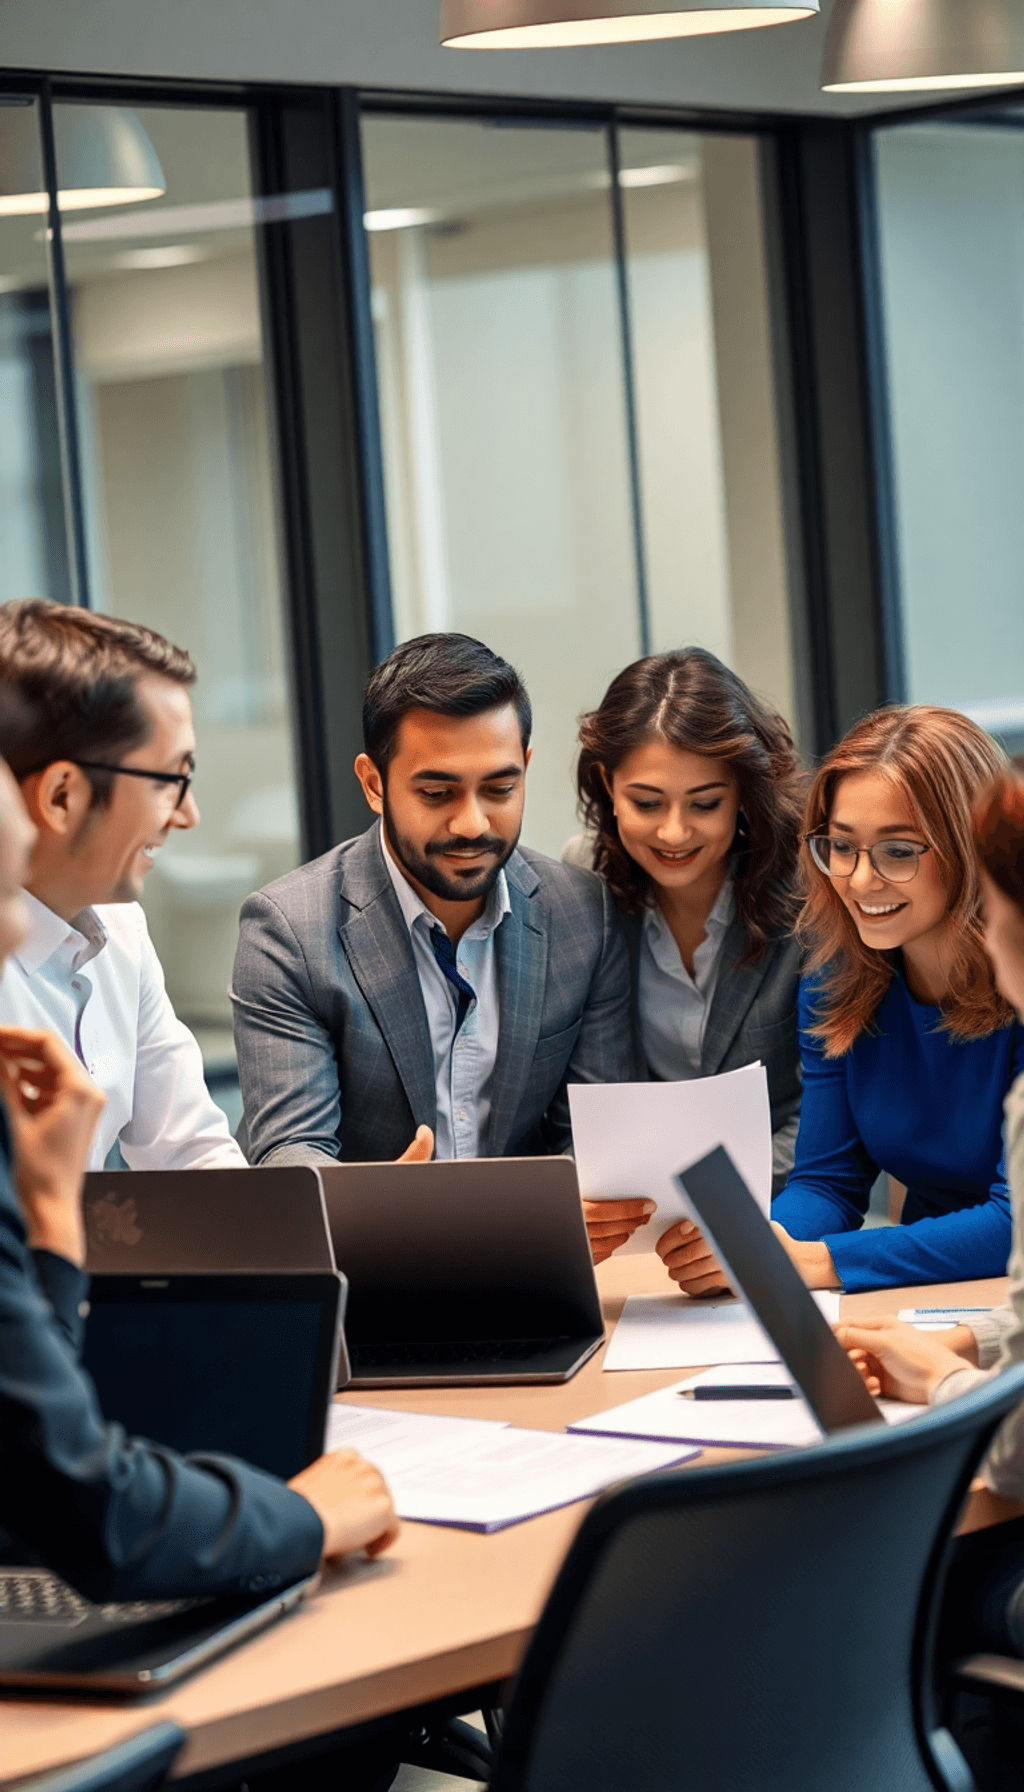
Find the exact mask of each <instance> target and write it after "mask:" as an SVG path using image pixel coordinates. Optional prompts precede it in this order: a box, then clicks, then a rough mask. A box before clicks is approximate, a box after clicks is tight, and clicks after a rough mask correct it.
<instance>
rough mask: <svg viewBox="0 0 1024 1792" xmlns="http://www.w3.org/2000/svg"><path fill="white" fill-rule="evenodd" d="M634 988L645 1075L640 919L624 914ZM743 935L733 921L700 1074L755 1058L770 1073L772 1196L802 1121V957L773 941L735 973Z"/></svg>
mask: <svg viewBox="0 0 1024 1792" xmlns="http://www.w3.org/2000/svg"><path fill="white" fill-rule="evenodd" d="M621 919H622V928H623V932H624V934H625V936H626V947H627V950H628V953H629V969H630V985H631V989H632V998H633V999H632V1005H631V1014H632V1034H633V1052H634V1057H635V1062H636V1069H635V1071H634V1075H636V1076H637V1077H638V1078H640V1079H644V1078H646V1077H647V1076H649V1075H650V1072H649V1070H648V1067H647V1060H646V1058H645V1056H644V1050H643V1045H642V1043H641V1039H640V1014H639V1004H638V1001H637V991H638V989H639V984H640V942H641V940H642V938H643V917H642V915H623V916H622V917H621ZM745 945H746V936H745V934H744V931H743V923H742V921H741V920H740V918H739V916H738V915H737V916H736V917H735V918H734V920H733V922H732V925H731V927H730V928H729V931H728V933H727V934H726V936H725V939H724V940H723V942H722V962H721V965H720V967H719V972H718V982H717V984H716V985H715V993H714V997H713V999H712V1002H711V1013H710V1014H709V1015H708V1023H707V1027H706V1028H705V1031H704V1045H703V1048H702V1050H701V1062H700V1070H701V1075H702V1076H717V1075H718V1073H719V1072H720V1071H723V1070H740V1069H741V1068H742V1067H743V1065H744V1064H756V1063H757V1061H758V1059H760V1061H761V1063H762V1064H763V1065H764V1067H765V1069H766V1070H767V1072H768V1098H769V1101H770V1102H771V1110H772V1144H773V1162H772V1172H773V1184H774V1186H773V1193H774V1194H778V1192H779V1190H780V1189H781V1188H783V1187H785V1184H786V1181H787V1179H788V1177H789V1175H790V1173H791V1171H792V1168H793V1155H794V1151H795V1148H796V1135H797V1129H798V1127H799V1122H800V1037H799V1033H798V1031H797V1016H796V998H797V990H798V988H799V985H800V953H799V948H798V947H797V944H796V941H795V940H794V939H793V938H792V936H791V935H788V934H787V935H783V936H782V937H781V938H780V939H776V940H773V941H771V943H770V944H769V945H768V946H767V947H766V948H765V952H764V956H763V958H761V959H760V961H759V962H758V963H757V964H752V965H743V966H741V965H740V963H739V960H740V959H741V958H742V956H743V951H744V947H745Z"/></svg>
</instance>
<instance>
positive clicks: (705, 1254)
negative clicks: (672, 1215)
mask: <svg viewBox="0 0 1024 1792" xmlns="http://www.w3.org/2000/svg"><path fill="white" fill-rule="evenodd" d="M655 1250H656V1251H657V1253H658V1256H659V1257H660V1258H661V1260H662V1262H663V1263H664V1265H665V1268H666V1269H667V1270H668V1273H669V1275H670V1276H671V1277H672V1280H673V1282H678V1284H679V1286H680V1288H681V1289H682V1291H683V1293H684V1294H693V1295H708V1294H731V1293H732V1289H731V1288H730V1286H729V1282H728V1280H727V1278H726V1275H725V1272H724V1270H723V1269H722V1265H721V1264H720V1263H719V1261H718V1258H717V1257H716V1256H715V1254H714V1252H713V1250H712V1249H711V1246H710V1245H709V1244H707V1243H706V1241H705V1239H704V1237H703V1234H702V1233H701V1231H700V1230H699V1228H698V1227H697V1226H695V1225H694V1223H693V1221H692V1220H680V1221H679V1223H678V1224H677V1225H675V1226H670V1227H669V1230H668V1231H667V1232H663V1233H662V1235H661V1237H660V1238H659V1240H658V1242H657V1244H656V1246H655Z"/></svg>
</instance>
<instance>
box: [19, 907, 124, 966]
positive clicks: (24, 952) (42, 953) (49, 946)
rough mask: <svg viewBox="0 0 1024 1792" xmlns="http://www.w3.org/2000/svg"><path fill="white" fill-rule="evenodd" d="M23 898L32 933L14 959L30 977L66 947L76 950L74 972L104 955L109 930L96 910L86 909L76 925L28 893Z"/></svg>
mask: <svg viewBox="0 0 1024 1792" xmlns="http://www.w3.org/2000/svg"><path fill="white" fill-rule="evenodd" d="M22 896H23V900H24V903H25V907H26V909H27V910H28V916H29V930H28V934H27V935H26V938H25V940H24V941H23V943H22V944H21V945H20V946H19V947H18V950H17V952H16V953H15V954H14V956H15V958H16V959H17V960H18V963H19V964H20V965H21V968H22V970H23V971H24V972H25V974H26V976H28V977H31V976H34V974H35V972H36V971H38V970H40V969H41V968H42V966H43V965H44V964H48V963H49V961H50V959H51V958H53V957H54V956H55V955H56V953H57V952H59V951H60V949H61V947H62V946H69V947H70V948H71V949H72V952H73V959H72V969H73V970H76V971H77V970H78V969H79V967H80V966H81V965H83V964H86V963H88V961H89V959H90V958H95V957H96V955H97V953H99V952H102V950H103V948H104V946H105V945H106V943H107V930H106V928H105V927H104V925H103V923H102V921H101V920H100V918H99V916H98V915H97V913H96V910H95V909H93V908H84V909H83V910H82V912H81V914H78V915H76V916H75V919H74V922H71V921H65V920H64V919H63V918H62V917H61V916H60V915H55V914H54V912H53V910H52V908H47V906H46V904H45V903H44V902H40V900H39V898H38V896H33V895H31V893H30V892H29V891H28V890H25V891H23V892H22Z"/></svg>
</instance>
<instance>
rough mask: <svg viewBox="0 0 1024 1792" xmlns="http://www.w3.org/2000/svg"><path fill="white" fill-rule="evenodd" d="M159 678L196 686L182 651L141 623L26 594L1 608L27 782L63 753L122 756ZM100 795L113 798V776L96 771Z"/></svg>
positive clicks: (2, 675) (20, 772) (14, 752)
mask: <svg viewBox="0 0 1024 1792" xmlns="http://www.w3.org/2000/svg"><path fill="white" fill-rule="evenodd" d="M147 675H150V676H151V675H156V676H157V677H160V678H169V679H171V680H172V682H173V683H175V684H180V685H184V686H186V687H187V686H189V685H192V684H194V683H195V677H196V669H195V666H194V665H193V663H192V660H191V658H190V657H189V655H188V654H187V653H185V651H184V650H183V649H182V648H180V647H174V646H172V645H171V643H170V641H165V640H164V638H163V636H162V635H158V634H156V633H155V631H154V630H153V629H149V628H144V627H143V626H142V624H141V623H138V622H121V621H119V620H118V619H117V618H116V617H113V616H100V615H97V614H95V613H94V612H93V611H91V610H79V609H75V608H73V607H72V606H71V605H69V604H51V603H47V602H46V601H45V600H44V599H43V598H26V599H23V600H21V601H19V602H17V603H9V604H0V680H2V681H3V682H4V683H5V684H6V685H9V686H10V687H11V688H12V689H13V691H14V692H15V693H16V695H17V697H18V698H19V699H20V703H21V709H20V712H19V724H18V726H17V727H16V728H15V729H13V730H12V731H11V738H10V744H9V748H8V751H7V754H6V757H7V758H8V760H9V763H10V767H11V770H12V772H13V773H14V775H15V777H16V778H17V779H18V781H19V783H21V782H23V781H24V780H25V778H27V777H29V776H30V774H31V773H32V772H34V771H40V770H41V769H43V768H44V767H45V766H47V765H53V764H54V762H55V761H56V760H58V759H70V760H72V761H78V760H81V759H110V760H114V761H115V762H116V761H118V760H120V759H123V758H124V756H125V754H126V753H130V752H132V750H133V749H134V748H135V747H138V746H141V745H142V742H143V741H144V740H145V738H146V734H147V731H148V722H147V720H146V715H145V711H144V710H143V708H142V705H141V703H140V702H139V698H138V692H137V690H136V686H137V684H138V682H139V680H140V678H144V677H146V676H147ZM87 776H88V778H89V781H90V783H91V784H92V789H93V801H94V803H97V804H103V803H105V802H108V801H109V800H110V793H111V790H112V788H113V778H112V776H111V774H110V773H109V772H97V771H90V772H88V773H87Z"/></svg>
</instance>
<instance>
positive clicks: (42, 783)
mask: <svg viewBox="0 0 1024 1792" xmlns="http://www.w3.org/2000/svg"><path fill="white" fill-rule="evenodd" d="M195 676H196V674H195V667H194V666H193V664H192V661H191V659H190V658H189V656H188V654H186V653H184V652H182V650H181V649H180V648H177V647H173V646H172V645H171V644H170V642H168V641H165V640H164V639H163V638H162V637H161V636H160V635H157V634H155V633H154V632H153V631H152V630H150V629H147V628H142V627H140V626H139V625H137V624H134V623H129V622H120V621H115V620H114V619H113V618H112V617H109V616H97V615H93V614H90V613H89V612H88V611H86V610H77V609H71V608H67V607H65V606H63V605H59V604H49V603H44V602H41V601H38V600H31V601H28V602H23V603H12V604H4V605H2V606H0V677H2V678H3V679H4V680H5V682H6V683H7V684H8V685H9V686H10V688H11V690H12V691H13V693H14V696H15V699H16V700H17V702H18V705H19V714H20V725H19V726H18V727H17V728H16V730H15V735H14V744H13V745H12V746H11V748H10V753H11V761H12V765H11V769H12V770H13V772H14V774H15V777H16V778H17V780H18V783H19V784H20V786H21V793H22V796H23V798H24V801H25V805H26V807H27V809H28V812H29V815H30V817H31V820H32V822H33V824H34V826H35V829H36V840H35V845H34V848H33V851H32V857H31V863H30V867H29V876H28V880H27V884H26V892H27V897H28V907H29V909H30V911H31V928H30V931H29V934H28V937H27V939H26V940H25V942H24V944H23V945H22V946H21V947H20V949H19V950H18V951H16V952H15V953H13V954H12V956H11V957H10V959H9V960H8V962H7V965H6V968H5V970H4V973H3V977H2V980H0V1024H2V1025H6V1026H22V1027H39V1028H48V1029H50V1030H52V1031H53V1032H55V1033H58V1034H59V1035H60V1036H61V1038H63V1039H64V1040H65V1041H66V1042H67V1044H68V1045H69V1046H70V1047H71V1049H72V1050H73V1051H74V1052H75V1053H76V1055H77V1056H78V1058H79V1060H80V1061H81V1063H83V1064H84V1065H85V1068H86V1069H87V1071H88V1072H89V1075H90V1077H91V1078H92V1080H93V1082H94V1083H95V1084H97V1086H98V1087H99V1088H100V1089H102V1091H103V1093H104V1095H105V1096H106V1107H105V1108H104V1111H103V1113H102V1115H101V1116H100V1120H99V1124H98V1126H97V1129H96V1134H95V1138H94V1143H93V1148H92V1153H91V1157H90V1161H89V1168H90V1169H100V1168H102V1166H103V1164H104V1162H105V1161H106V1158H107V1156H108V1154H109V1152H110V1150H111V1148H112V1146H113V1145H114V1143H115V1142H117V1143H118V1144H119V1145H120V1148H121V1152H122V1154H123V1156H124V1160H125V1162H126V1163H127V1164H128V1165H129V1167H130V1168H131V1169H139V1170H172V1169H173V1170H178V1169H212V1168H241V1167H243V1166H244V1163H245V1159H244V1157H243V1155H242V1152H241V1151H240V1150H239V1147H238V1146H237V1145H236V1144H235V1141H234V1140H233V1139H232V1137H231V1134H230V1131H229V1128H228V1123H227V1120H226V1118H225V1116H224V1114H223V1113H222V1112H221V1110H220V1108H219V1107H217V1105H216V1103H215V1102H214V1101H213V1100H212V1099H211V1097H210V1095H209V1093H208V1092H207V1088H206V1084H205V1082H204V1080H203V1062H202V1056H201V1053H200V1051H199V1047H198V1045H197V1044H196V1041H195V1039H194V1038H193V1037H192V1034H191V1033H190V1032H189V1031H188V1028H187V1027H185V1026H183V1025H182V1023H181V1022H180V1021H179V1020H178V1019H177V1017H176V1015H175V1013H174V1010H173V1008H172V1007H171V1003H170V1000H169V999H168V996H167V992H166V989H165V987H164V978H163V972H162V970H161V968H160V963H159V960H158V959H157V956H156V953H155V952H154V950H153V946H152V943H151V941H150V938H149V933H148V931H147V928H146V920H145V916H144V915H143V912H142V909H141V908H140V907H139V899H140V897H141V895H142V890H143V885H144V881H145V878H146V875H147V873H148V872H149V871H150V870H151V868H152V866H153V863H154V861H155V858H156V854H157V853H158V852H159V851H160V849H161V847H162V846H163V845H164V844H165V842H166V841H167V839H168V838H169V836H170V835H171V833H172V832H173V831H179V830H180V831H187V830H188V829H190V828H194V827H195V826H196V824H197V822H198V821H199V810H198V809H197V807H196V802H195V798H194V796H193V795H192V793H191V784H192V776H193V769H194V754H195V732H194V729H193V725H192V705H191V702H190V700H189V688H190V686H191V685H192V684H193V683H194V682H195Z"/></svg>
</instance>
